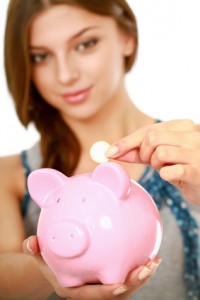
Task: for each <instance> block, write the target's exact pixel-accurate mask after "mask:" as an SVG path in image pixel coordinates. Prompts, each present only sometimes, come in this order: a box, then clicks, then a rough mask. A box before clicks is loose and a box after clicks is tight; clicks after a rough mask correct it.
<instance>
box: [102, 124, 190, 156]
mask: <svg viewBox="0 0 200 300" xmlns="http://www.w3.org/2000/svg"><path fill="white" fill-rule="evenodd" d="M163 130H165V131H170V130H172V131H192V130H195V125H194V123H193V122H192V121H190V120H178V121H176V120H175V121H168V122H160V123H155V124H153V125H149V126H144V127H142V128H140V129H138V130H136V131H134V132H133V133H131V134H130V135H128V136H126V137H124V138H122V139H120V140H118V141H117V142H115V143H114V144H112V145H111V146H110V147H109V148H108V150H107V151H106V156H107V157H108V158H118V157H120V156H122V155H124V154H125V153H127V152H129V151H130V150H132V149H134V148H139V147H141V145H142V142H143V140H144V138H145V136H146V134H148V132H151V131H163Z"/></svg>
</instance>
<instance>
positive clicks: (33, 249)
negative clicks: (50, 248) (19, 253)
mask: <svg viewBox="0 0 200 300" xmlns="http://www.w3.org/2000/svg"><path fill="white" fill-rule="evenodd" d="M23 251H24V253H26V254H29V255H37V254H39V253H40V250H39V245H38V240H37V237H36V236H30V237H29V238H27V239H26V240H24V241H23Z"/></svg>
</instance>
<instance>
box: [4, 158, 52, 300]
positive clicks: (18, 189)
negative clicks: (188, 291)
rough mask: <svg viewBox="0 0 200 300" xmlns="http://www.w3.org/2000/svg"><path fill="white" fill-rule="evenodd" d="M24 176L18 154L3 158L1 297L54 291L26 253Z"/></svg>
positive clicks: (36, 296) (35, 296)
mask: <svg viewBox="0 0 200 300" xmlns="http://www.w3.org/2000/svg"><path fill="white" fill-rule="evenodd" d="M24 188H25V179H24V173H23V169H22V167H21V162H20V158H19V156H10V157H5V158H0V241H1V242H0V278H1V280H0V299H1V300H2V299H12V300H14V299H21V300H23V299H26V300H27V299H32V300H34V299H41V300H44V299H46V298H47V296H48V295H50V294H51V293H52V291H53V288H52V287H51V285H50V284H49V282H48V281H47V280H46V279H45V278H44V276H43V275H42V273H41V272H40V270H39V269H38V265H37V263H36V261H35V259H34V258H33V257H30V256H27V255H26V254H24V253H23V250H22V243H23V240H24V238H25V234H24V229H23V222H22V217H21V208H20V207H21V203H20V199H22V195H23V192H24Z"/></svg>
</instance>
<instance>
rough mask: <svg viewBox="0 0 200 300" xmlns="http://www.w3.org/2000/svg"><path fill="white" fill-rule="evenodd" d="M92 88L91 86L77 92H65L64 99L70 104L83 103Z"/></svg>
mask: <svg viewBox="0 0 200 300" xmlns="http://www.w3.org/2000/svg"><path fill="white" fill-rule="evenodd" d="M90 90H91V86H90V87H88V88H86V89H83V90H80V91H77V92H73V93H67V94H64V95H63V98H64V101H66V102H67V103H70V104H79V103H82V102H84V101H85V100H86V99H87V97H88V94H89V93H90Z"/></svg>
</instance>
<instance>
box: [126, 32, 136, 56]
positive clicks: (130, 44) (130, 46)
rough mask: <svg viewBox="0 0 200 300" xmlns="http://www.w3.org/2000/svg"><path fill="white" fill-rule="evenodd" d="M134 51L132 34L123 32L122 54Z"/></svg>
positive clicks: (128, 54)
mask: <svg viewBox="0 0 200 300" xmlns="http://www.w3.org/2000/svg"><path fill="white" fill-rule="evenodd" d="M134 51H135V39H134V37H133V36H130V35H128V34H124V45H123V55H124V56H125V57H126V56H130V55H132V54H133V53H134Z"/></svg>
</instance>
